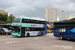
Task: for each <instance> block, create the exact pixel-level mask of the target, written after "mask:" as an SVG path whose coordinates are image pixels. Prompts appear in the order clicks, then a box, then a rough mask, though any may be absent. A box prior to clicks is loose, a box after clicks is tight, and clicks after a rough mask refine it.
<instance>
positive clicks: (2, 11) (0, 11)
mask: <svg viewBox="0 0 75 50" xmlns="http://www.w3.org/2000/svg"><path fill="white" fill-rule="evenodd" d="M0 13H2V14H7V15H8V12H6V11H5V10H0Z"/></svg>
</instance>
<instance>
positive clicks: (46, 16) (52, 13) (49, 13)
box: [44, 8, 57, 22]
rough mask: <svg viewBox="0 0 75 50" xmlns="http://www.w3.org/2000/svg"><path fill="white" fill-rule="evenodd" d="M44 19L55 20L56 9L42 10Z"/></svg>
mask: <svg viewBox="0 0 75 50" xmlns="http://www.w3.org/2000/svg"><path fill="white" fill-rule="evenodd" d="M44 20H46V21H49V22H54V21H57V9H56V8H48V9H45V10H44Z"/></svg>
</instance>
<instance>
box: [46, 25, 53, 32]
mask: <svg viewBox="0 0 75 50" xmlns="http://www.w3.org/2000/svg"><path fill="white" fill-rule="evenodd" d="M47 32H48V33H51V32H53V25H49V24H47Z"/></svg>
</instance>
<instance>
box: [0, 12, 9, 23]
mask: <svg viewBox="0 0 75 50" xmlns="http://www.w3.org/2000/svg"><path fill="white" fill-rule="evenodd" d="M7 17H8V15H7V14H2V13H0V21H3V22H5V21H6V20H7Z"/></svg>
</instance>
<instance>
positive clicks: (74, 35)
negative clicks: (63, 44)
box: [69, 27, 75, 39]
mask: <svg viewBox="0 0 75 50" xmlns="http://www.w3.org/2000/svg"><path fill="white" fill-rule="evenodd" d="M69 34H70V39H75V27H70V28H69Z"/></svg>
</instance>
